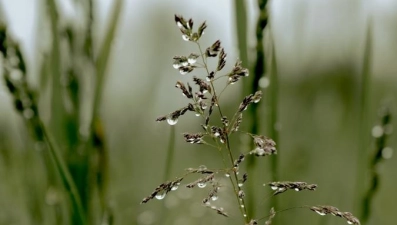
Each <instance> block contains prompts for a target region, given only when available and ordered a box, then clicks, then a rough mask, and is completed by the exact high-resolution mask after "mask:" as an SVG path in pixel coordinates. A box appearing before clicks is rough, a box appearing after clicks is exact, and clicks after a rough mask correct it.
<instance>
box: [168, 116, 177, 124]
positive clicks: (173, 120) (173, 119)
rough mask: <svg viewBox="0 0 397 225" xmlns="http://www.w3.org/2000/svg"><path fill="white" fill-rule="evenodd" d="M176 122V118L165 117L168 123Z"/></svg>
mask: <svg viewBox="0 0 397 225" xmlns="http://www.w3.org/2000/svg"><path fill="white" fill-rule="evenodd" d="M177 122H178V118H172V117H168V118H167V123H168V124H169V125H175V124H176V123H177Z"/></svg>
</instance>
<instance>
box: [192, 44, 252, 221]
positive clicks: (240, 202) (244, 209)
mask: <svg viewBox="0 0 397 225" xmlns="http://www.w3.org/2000/svg"><path fill="white" fill-rule="evenodd" d="M196 44H197V46H198V48H199V51H200V54H201V56H202V57H201V58H202V60H203V64H204V67H205V70H206V72H207V75H210V72H209V70H208V66H207V62H206V60H205V58H204V54H203V51H202V49H201V46H200V44H199V43H198V42H196ZM213 82H214V81H213V80H211V81H210V84H211V88H212V90H213V93H212V95H214V96H217V94H216V90H215V87H214V83H213ZM218 100H219V99H217V102H216V106H217V109H218V111H219V115H220V116H221V117H223V113H222V110H221V107H220V105H219V102H218ZM224 126H225V125H224ZM226 149H227V150H228V155H229V159H230V163H231V165H232V166H233V165H234V157H233V154H232V150H231V147H230V141H229V133H226ZM222 158H223V156H222ZM223 161H225V160H224V159H223ZM232 171H233V175H234V179H235V181H233V178H232V177H231V176H229V179H230V182H231V183H232V185H233V190H234V194H235V196H236V198H237V202H238V205H239V206H240V205H242V207H239V208H240V212H241V214H242V216H243V218H244V220H245V223H248V222H249V218H248V217H247V207H246V205H245V202H244V199H241V198H239V196H238V193H239V191H241V187H240V186H238V184H237V183H238V177H237V171H236V170H232Z"/></svg>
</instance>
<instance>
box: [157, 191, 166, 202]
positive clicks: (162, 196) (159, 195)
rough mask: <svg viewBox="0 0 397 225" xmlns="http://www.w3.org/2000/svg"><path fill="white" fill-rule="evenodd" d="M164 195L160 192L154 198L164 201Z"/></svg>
mask: <svg viewBox="0 0 397 225" xmlns="http://www.w3.org/2000/svg"><path fill="white" fill-rule="evenodd" d="M165 195H166V193H165V192H160V193H158V194H157V195H156V198H157V199H158V200H161V199H164V198H165Z"/></svg>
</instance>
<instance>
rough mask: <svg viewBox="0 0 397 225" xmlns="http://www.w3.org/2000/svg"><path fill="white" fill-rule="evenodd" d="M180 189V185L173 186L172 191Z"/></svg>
mask: <svg viewBox="0 0 397 225" xmlns="http://www.w3.org/2000/svg"><path fill="white" fill-rule="evenodd" d="M178 188H179V183H177V184H175V185H174V186H172V188H171V191H176V190H177V189H178Z"/></svg>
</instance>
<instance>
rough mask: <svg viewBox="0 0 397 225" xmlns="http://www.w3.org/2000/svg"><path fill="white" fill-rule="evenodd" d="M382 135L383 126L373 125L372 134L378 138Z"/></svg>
mask: <svg viewBox="0 0 397 225" xmlns="http://www.w3.org/2000/svg"><path fill="white" fill-rule="evenodd" d="M382 135H383V128H382V127H381V126H379V125H378V126H374V127H373V128H372V136H373V137H375V138H379V137H381V136H382Z"/></svg>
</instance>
